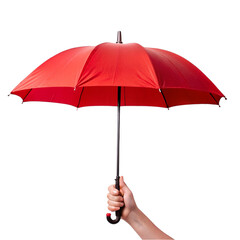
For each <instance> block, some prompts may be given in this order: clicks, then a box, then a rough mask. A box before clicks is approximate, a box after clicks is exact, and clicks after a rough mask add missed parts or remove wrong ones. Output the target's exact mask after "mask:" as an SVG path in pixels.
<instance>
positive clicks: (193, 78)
mask: <svg viewBox="0 0 240 240" xmlns="http://www.w3.org/2000/svg"><path fill="white" fill-rule="evenodd" d="M121 43H122V40H121V32H118V40H117V44H116V43H102V44H100V45H97V46H96V47H91V46H88V47H77V48H72V49H69V50H66V51H64V52H61V53H59V54H57V55H56V56H54V57H52V58H50V59H49V60H47V61H46V62H44V63H43V64H42V65H40V66H39V67H38V68H37V69H35V70H34V71H33V72H32V73H31V74H30V75H28V76H27V77H26V78H25V79H24V80H23V81H22V82H21V83H19V84H18V85H17V86H16V87H15V88H14V89H13V90H12V92H11V94H15V95H17V96H19V97H21V98H22V99H23V102H28V101H44V102H56V103H64V104H69V105H72V106H75V107H77V108H79V107H85V106H118V134H117V174H116V179H115V180H116V184H115V186H116V188H117V189H118V190H119V188H120V186H119V138H120V106H156V107H165V108H169V107H173V106H177V105H185V104H219V101H220V99H221V98H222V97H224V95H223V94H222V93H221V92H220V91H219V90H218V88H217V87H216V86H215V85H214V84H213V83H212V82H211V81H210V80H209V79H208V78H207V77H206V76H205V75H204V74H203V73H202V72H201V71H200V70H199V69H198V68H197V67H195V66H194V65H193V64H192V63H190V62H189V61H187V60H186V59H184V58H182V57H180V56H179V55H177V54H174V53H172V52H169V51H165V50H161V49H156V48H145V47H142V46H141V45H139V44H137V43H129V44H121ZM120 218H121V209H120V210H119V211H117V212H116V219H114V220H113V219H111V214H107V220H108V221H109V222H110V223H113V224H115V223H117V222H119V220H120Z"/></svg>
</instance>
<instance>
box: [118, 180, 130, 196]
mask: <svg viewBox="0 0 240 240" xmlns="http://www.w3.org/2000/svg"><path fill="white" fill-rule="evenodd" d="M120 188H121V190H122V191H123V193H126V192H127V191H130V189H129V188H128V186H127V184H126V183H125V182H124V180H123V176H121V177H120Z"/></svg>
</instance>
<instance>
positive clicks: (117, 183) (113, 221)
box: [107, 176, 122, 224]
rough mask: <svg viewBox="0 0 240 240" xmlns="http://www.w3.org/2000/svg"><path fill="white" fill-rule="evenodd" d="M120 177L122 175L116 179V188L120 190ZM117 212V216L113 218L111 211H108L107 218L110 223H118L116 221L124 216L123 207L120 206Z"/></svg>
mask: <svg viewBox="0 0 240 240" xmlns="http://www.w3.org/2000/svg"><path fill="white" fill-rule="evenodd" d="M119 178H120V177H119V176H117V177H116V179H115V181H116V184H115V188H116V189H117V190H120V185H119ZM115 214H116V218H115V219H112V218H111V213H107V220H108V222H109V223H111V224H116V223H118V222H119V221H120V219H121V216H122V208H120V210H118V211H116V212H115Z"/></svg>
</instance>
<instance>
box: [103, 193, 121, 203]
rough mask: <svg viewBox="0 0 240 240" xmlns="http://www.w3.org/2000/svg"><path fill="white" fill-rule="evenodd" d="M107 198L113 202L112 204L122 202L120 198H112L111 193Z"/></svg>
mask: <svg viewBox="0 0 240 240" xmlns="http://www.w3.org/2000/svg"><path fill="white" fill-rule="evenodd" d="M107 197H108V199H109V200H111V201H114V202H123V197H122V196H114V195H112V194H111V193H108V195H107Z"/></svg>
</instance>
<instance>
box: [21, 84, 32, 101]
mask: <svg viewBox="0 0 240 240" xmlns="http://www.w3.org/2000/svg"><path fill="white" fill-rule="evenodd" d="M31 91H32V88H31V89H30V90H29V91H28V93H27V94H26V96H25V97H24V98H23V101H22V103H23V102H24V100H25V99H26V97H27V96H28V94H29V93H30V92H31Z"/></svg>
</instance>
